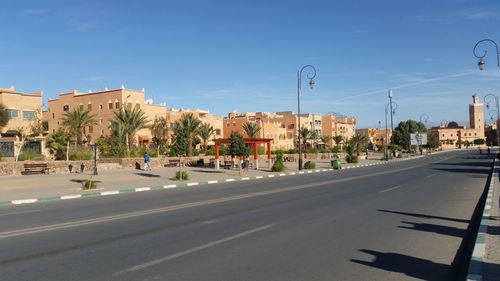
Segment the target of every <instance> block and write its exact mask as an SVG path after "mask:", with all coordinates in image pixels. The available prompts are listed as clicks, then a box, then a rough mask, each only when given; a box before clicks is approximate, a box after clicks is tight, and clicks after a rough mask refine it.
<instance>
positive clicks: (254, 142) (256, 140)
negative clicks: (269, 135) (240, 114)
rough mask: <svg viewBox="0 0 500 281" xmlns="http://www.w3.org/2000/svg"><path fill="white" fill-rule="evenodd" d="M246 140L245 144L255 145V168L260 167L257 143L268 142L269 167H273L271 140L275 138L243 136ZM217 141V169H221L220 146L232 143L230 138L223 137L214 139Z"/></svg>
mask: <svg viewBox="0 0 500 281" xmlns="http://www.w3.org/2000/svg"><path fill="white" fill-rule="evenodd" d="M243 140H244V141H245V144H251V145H252V147H253V159H254V167H255V169H259V153H258V150H257V145H258V144H261V143H262V144H264V143H265V144H266V145H267V161H268V163H269V168H271V167H272V163H271V142H272V141H273V139H264V138H243ZM214 143H215V169H216V170H219V169H220V161H219V146H220V145H221V144H228V143H230V140H229V138H222V139H214Z"/></svg>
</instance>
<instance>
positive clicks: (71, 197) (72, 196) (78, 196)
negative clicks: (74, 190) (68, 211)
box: [61, 194, 82, 200]
mask: <svg viewBox="0 0 500 281" xmlns="http://www.w3.org/2000/svg"><path fill="white" fill-rule="evenodd" d="M76 198H82V195H81V194H73V195H64V196H61V200H67V199H76Z"/></svg>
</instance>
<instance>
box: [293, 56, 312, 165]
mask: <svg viewBox="0 0 500 281" xmlns="http://www.w3.org/2000/svg"><path fill="white" fill-rule="evenodd" d="M306 68H310V69H311V70H312V71H313V75H312V76H309V75H307V79H309V87H310V88H311V90H312V89H313V88H314V80H313V79H314V77H316V68H315V67H314V66H312V65H310V64H308V65H304V66H303V67H302V68H301V69H300V70H299V71H297V121H298V122H297V123H298V126H297V138H298V141H299V171H300V170H302V147H301V145H302V144H301V142H300V89H301V84H302V71H303V70H304V69H306Z"/></svg>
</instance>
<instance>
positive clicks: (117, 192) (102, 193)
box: [101, 190, 120, 196]
mask: <svg viewBox="0 0 500 281" xmlns="http://www.w3.org/2000/svg"><path fill="white" fill-rule="evenodd" d="M114 194H120V191H119V190H111V191H104V192H101V195H103V196H104V195H114Z"/></svg>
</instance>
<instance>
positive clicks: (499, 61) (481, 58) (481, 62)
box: [472, 39, 500, 70]
mask: <svg viewBox="0 0 500 281" xmlns="http://www.w3.org/2000/svg"><path fill="white" fill-rule="evenodd" d="M483 42H490V43H492V44H493V45H494V46H495V49H496V55H497V66H498V67H500V52H499V51H498V45H497V43H496V42H495V41H493V40H491V39H483V40H480V41H478V42H477V43H476V45H474V49H473V50H472V52H473V53H474V56H475V57H476V58H478V59H479V62H478V63H477V66H478V67H479V70H484V66H485V65H486V61H485V60H484V57H486V55H487V54H488V52H487V51H486V50H485V51H484V53H483V55H478V54H477V53H476V48H477V46H479V44H481V43H483Z"/></svg>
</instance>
